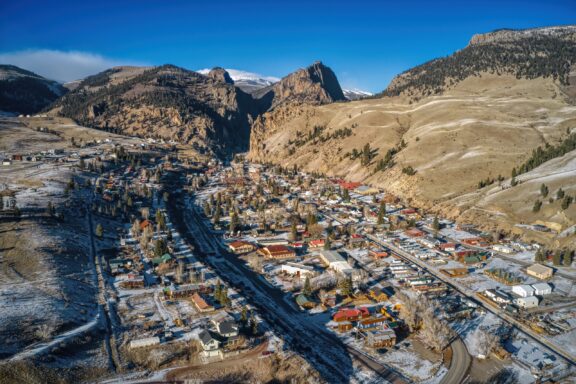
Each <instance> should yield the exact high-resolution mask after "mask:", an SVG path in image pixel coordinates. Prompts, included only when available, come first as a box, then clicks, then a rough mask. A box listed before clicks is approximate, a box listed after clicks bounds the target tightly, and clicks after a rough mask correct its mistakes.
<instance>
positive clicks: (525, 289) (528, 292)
mask: <svg viewBox="0 0 576 384" xmlns="http://www.w3.org/2000/svg"><path fill="white" fill-rule="evenodd" d="M512 292H514V293H515V294H517V295H518V296H520V297H529V296H534V288H532V287H531V286H529V285H515V286H513V287H512Z"/></svg>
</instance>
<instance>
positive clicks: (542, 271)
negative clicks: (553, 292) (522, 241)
mask: <svg viewBox="0 0 576 384" xmlns="http://www.w3.org/2000/svg"><path fill="white" fill-rule="evenodd" d="M526 273H527V274H528V275H529V276H534V277H535V278H537V279H540V280H546V279H549V278H551V277H552V275H553V274H554V270H553V269H552V268H550V267H547V266H545V265H542V264H532V265H531V266H529V267H528V268H526Z"/></svg>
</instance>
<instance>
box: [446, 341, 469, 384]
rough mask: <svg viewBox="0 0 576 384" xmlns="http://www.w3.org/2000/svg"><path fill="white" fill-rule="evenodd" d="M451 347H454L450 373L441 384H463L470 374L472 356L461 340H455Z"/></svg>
mask: <svg viewBox="0 0 576 384" xmlns="http://www.w3.org/2000/svg"><path fill="white" fill-rule="evenodd" d="M450 346H451V347H452V361H450V368H449V369H448V372H447V373H446V374H445V375H444V377H443V378H442V380H440V384H458V383H462V382H463V381H464V378H465V377H466V375H467V373H468V368H469V367H470V363H472V359H471V358H470V354H469V353H468V350H467V349H466V345H465V344H464V342H463V341H462V339H461V338H459V337H458V338H456V339H454V341H453V342H452V344H450Z"/></svg>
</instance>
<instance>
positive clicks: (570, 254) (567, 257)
mask: <svg viewBox="0 0 576 384" xmlns="http://www.w3.org/2000/svg"><path fill="white" fill-rule="evenodd" d="M573 261H574V251H571V250H569V249H566V250H564V254H563V256H562V264H564V266H565V267H570V266H572V262H573Z"/></svg>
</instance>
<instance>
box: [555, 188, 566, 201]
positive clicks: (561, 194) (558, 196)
mask: <svg viewBox="0 0 576 384" xmlns="http://www.w3.org/2000/svg"><path fill="white" fill-rule="evenodd" d="M564 194H565V193H564V190H563V189H562V188H560V189H559V190H558V191H556V200H560V199H562V198H564Z"/></svg>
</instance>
